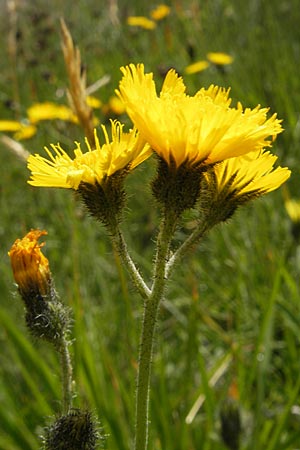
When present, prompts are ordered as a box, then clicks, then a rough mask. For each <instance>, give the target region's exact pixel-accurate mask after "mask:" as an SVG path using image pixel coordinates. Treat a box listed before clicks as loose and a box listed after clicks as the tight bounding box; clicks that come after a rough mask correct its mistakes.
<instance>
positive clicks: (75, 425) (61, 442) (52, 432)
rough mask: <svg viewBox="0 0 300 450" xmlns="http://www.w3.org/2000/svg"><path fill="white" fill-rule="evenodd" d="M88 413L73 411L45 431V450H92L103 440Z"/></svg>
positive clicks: (78, 410) (95, 423)
mask: <svg viewBox="0 0 300 450" xmlns="http://www.w3.org/2000/svg"><path fill="white" fill-rule="evenodd" d="M97 425H98V424H97V422H96V421H95V420H94V418H93V417H92V414H91V413H90V412H89V411H81V410H80V409H73V410H72V411H70V412H69V413H68V414H66V415H64V416H62V417H59V418H58V419H57V420H56V421H55V422H54V424H53V425H51V426H50V427H49V428H48V429H47V430H46V436H45V438H44V444H45V447H44V448H45V450H94V449H96V445H97V443H98V442H99V439H103V438H102V437H101V436H100V433H99V430H98V426H97Z"/></svg>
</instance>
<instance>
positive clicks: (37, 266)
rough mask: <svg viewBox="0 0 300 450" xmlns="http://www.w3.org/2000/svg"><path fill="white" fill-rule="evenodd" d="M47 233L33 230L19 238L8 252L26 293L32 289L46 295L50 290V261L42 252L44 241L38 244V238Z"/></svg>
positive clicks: (14, 272) (16, 279)
mask: <svg viewBox="0 0 300 450" xmlns="http://www.w3.org/2000/svg"><path fill="white" fill-rule="evenodd" d="M46 234H47V232H46V231H40V230H31V231H30V232H29V233H27V234H26V236H25V237H23V238H22V239H17V240H16V241H15V243H14V244H13V246H12V248H11V249H10V251H9V253H8V254H9V256H10V260H11V266H12V270H13V274H14V278H15V281H16V283H17V285H18V287H19V289H20V291H21V292H22V293H23V294H25V295H26V294H27V293H30V292H32V291H33V292H38V293H39V294H40V295H46V294H47V293H48V291H49V287H50V280H51V273H50V269H49V262H48V259H47V258H46V257H45V256H44V255H43V253H42V252H41V247H42V246H43V245H44V243H43V244H38V239H39V238H40V237H41V236H44V235H46Z"/></svg>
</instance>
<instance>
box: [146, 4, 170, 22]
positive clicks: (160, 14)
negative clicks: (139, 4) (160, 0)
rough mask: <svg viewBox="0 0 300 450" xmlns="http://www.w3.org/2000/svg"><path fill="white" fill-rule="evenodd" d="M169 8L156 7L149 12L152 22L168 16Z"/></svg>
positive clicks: (165, 6)
mask: <svg viewBox="0 0 300 450" xmlns="http://www.w3.org/2000/svg"><path fill="white" fill-rule="evenodd" d="M170 11H171V8H170V7H169V6H167V5H163V4H162V5H158V6H157V7H156V8H154V9H153V10H152V11H151V12H150V16H151V17H152V19H153V20H157V21H158V20H162V19H164V18H165V17H167V16H168V15H169V14H170Z"/></svg>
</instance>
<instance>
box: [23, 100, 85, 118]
mask: <svg viewBox="0 0 300 450" xmlns="http://www.w3.org/2000/svg"><path fill="white" fill-rule="evenodd" d="M27 116H28V119H29V121H30V122H31V123H37V122H40V121H41V120H55V119H59V120H65V121H70V122H75V123H77V122H78V119H77V116H76V115H75V114H74V113H73V111H72V109H71V108H69V107H68V106H66V105H57V104H56V103H51V102H45V103H35V104H34V105H32V106H30V107H29V108H28V109H27Z"/></svg>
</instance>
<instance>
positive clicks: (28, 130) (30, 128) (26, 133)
mask: <svg viewBox="0 0 300 450" xmlns="http://www.w3.org/2000/svg"><path fill="white" fill-rule="evenodd" d="M36 133H37V127H36V126H35V125H32V124H27V125H23V126H22V127H21V128H20V130H19V131H17V132H16V133H15V134H14V139H16V140H17V141H23V140H25V139H30V138H32V136H34V135H35V134H36Z"/></svg>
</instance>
